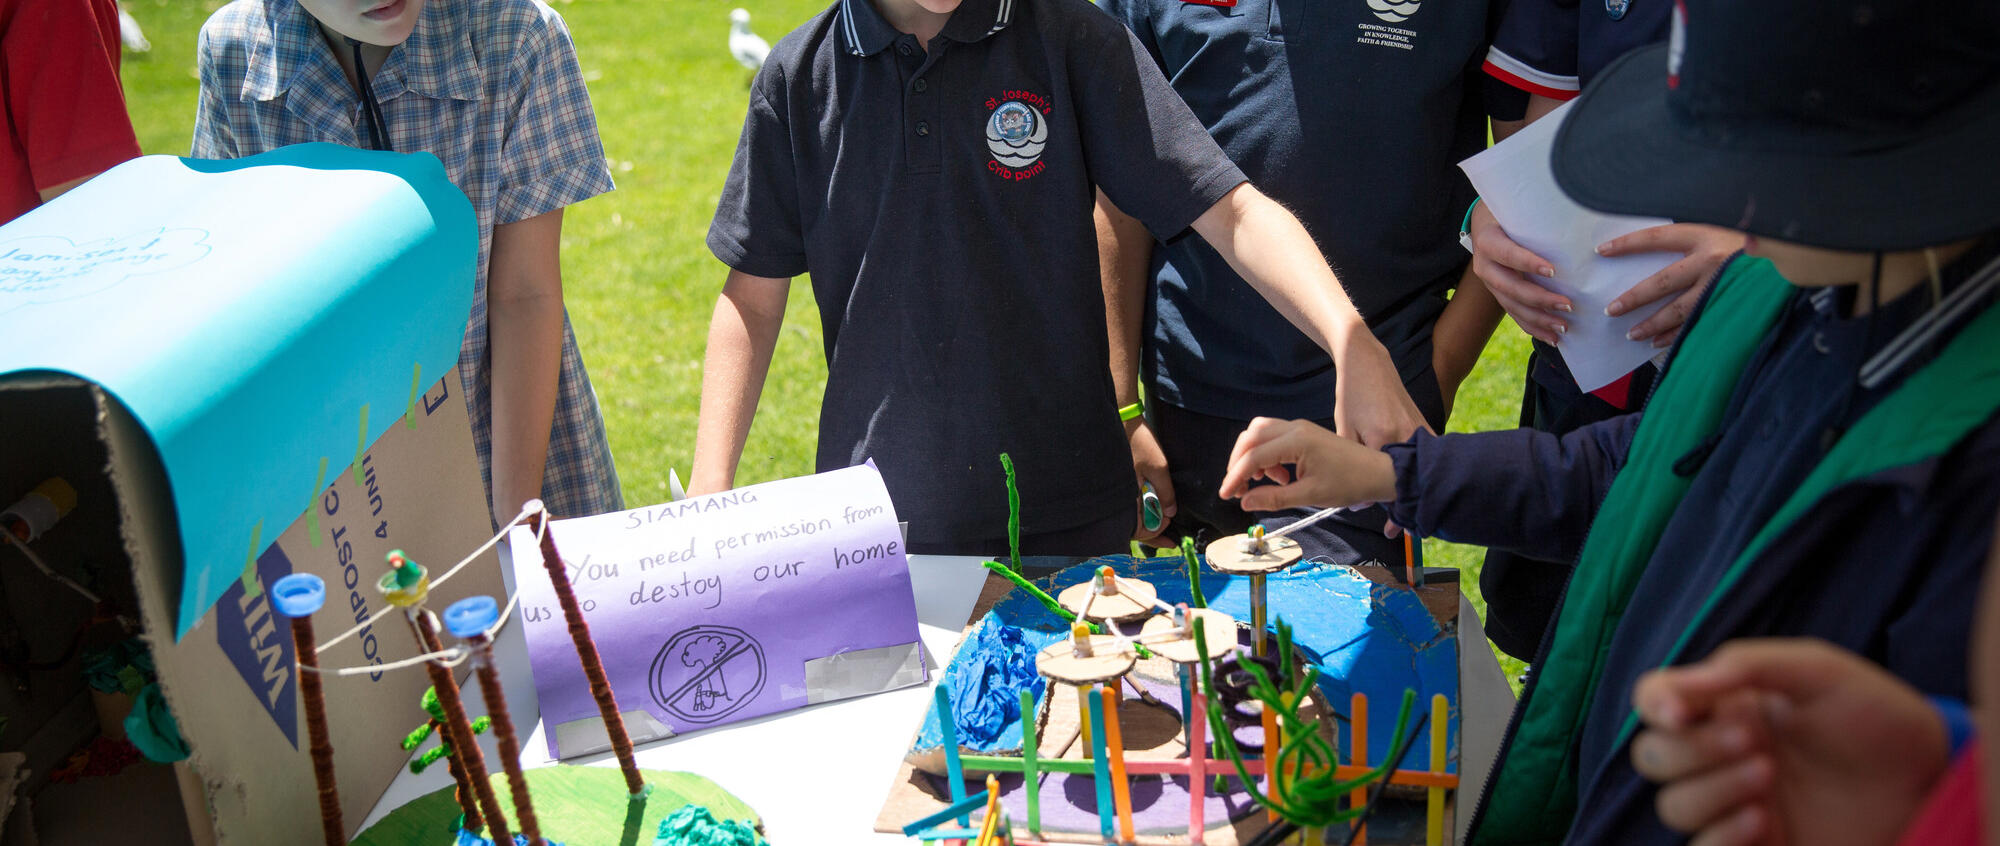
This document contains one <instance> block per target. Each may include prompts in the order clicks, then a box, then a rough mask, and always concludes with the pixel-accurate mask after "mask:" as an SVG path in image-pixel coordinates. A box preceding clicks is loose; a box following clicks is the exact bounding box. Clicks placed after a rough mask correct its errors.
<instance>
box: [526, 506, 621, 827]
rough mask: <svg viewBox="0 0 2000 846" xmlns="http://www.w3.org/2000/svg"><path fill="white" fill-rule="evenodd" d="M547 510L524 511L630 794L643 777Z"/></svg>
mask: <svg viewBox="0 0 2000 846" xmlns="http://www.w3.org/2000/svg"><path fill="white" fill-rule="evenodd" d="M546 519H547V512H545V511H541V512H536V513H534V514H531V515H528V521H529V523H528V525H529V528H531V529H533V530H534V531H535V533H536V534H538V535H540V536H541V539H542V544H541V545H542V567H543V569H546V570H548V571H549V581H550V582H552V583H553V584H554V585H555V589H556V599H557V600H558V601H559V602H561V603H562V610H563V618H564V619H566V620H568V621H569V639H570V640H571V641H572V642H574V643H575V644H576V657H577V660H578V661H580V662H581V663H582V664H583V675H584V677H585V678H587V679H589V680H590V695H591V696H592V697H593V698H595V699H596V700H597V712H598V714H599V715H601V716H603V718H604V731H605V733H606V734H608V735H610V737H611V751H612V752H613V753H615V754H617V756H618V767H619V768H620V769H622V770H624V771H625V789H626V790H628V791H630V792H631V795H632V796H634V797H637V796H639V795H640V794H641V793H642V792H644V791H645V789H646V786H645V781H644V780H642V779H641V778H639V763H638V761H636V760H634V759H633V757H632V738H631V737H630V736H628V735H627V734H626V733H625V719H624V718H623V717H621V716H619V713H618V700H617V698H616V697H614V696H612V694H611V682H610V681H609V680H607V679H605V677H604V663H603V662H602V661H600V660H599V659H598V657H597V643H596V641H593V640H591V639H590V624H589V623H586V622H584V619H583V609H582V608H581V607H579V606H578V605H577V604H576V592H575V591H573V590H571V589H570V586H569V573H567V572H565V571H564V569H563V563H562V556H561V555H560V554H558V553H557V552H556V538H555V534H554V533H552V532H550V531H548V527H547V526H546V524H545V523H544V521H545V520H546Z"/></svg>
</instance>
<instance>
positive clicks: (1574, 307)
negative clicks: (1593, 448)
mask: <svg viewBox="0 0 2000 846" xmlns="http://www.w3.org/2000/svg"><path fill="white" fill-rule="evenodd" d="M1568 109H1569V107H1568V106H1567V105H1565V106H1563V107H1561V108H1558V109H1556V110H1555V111H1553V112H1550V113H1549V115H1548V116H1546V117H1544V118H1542V119H1541V120H1538V121H1535V122H1534V123H1532V124H1529V125H1528V126H1527V127H1526V128H1524V129H1522V130H1521V131H1520V132H1517V133H1515V134H1514V136H1513V137H1511V138H1509V139H1507V141H1506V142H1504V143H1501V144H1498V145H1495V146H1494V147H1493V148H1492V149H1489V150H1487V151H1485V152H1483V153H1480V154H1479V155H1476V156H1473V157H1472V158H1469V159H1466V160H1465V161H1463V162H1461V163H1459V167H1460V168H1461V169H1463V170H1464V171H1465V174H1466V176H1467V177H1469V178H1470V179H1471V180H1472V185H1473V187H1474V188H1476V189H1478V190H1479V193H1480V197H1481V205H1482V206H1484V207H1486V208H1489V209H1491V211H1492V215H1493V217H1494V219H1495V220H1497V221H1499V223H1500V225H1501V226H1504V227H1506V236H1507V237H1508V238H1510V239H1512V240H1513V241H1514V242H1516V243H1517V244H1518V245H1519V246H1520V247H1521V248H1522V249H1524V250H1526V251H1527V252H1528V253H1531V254H1532V256H1533V257H1536V258H1541V259H1545V260H1546V265H1545V266H1544V267H1542V268H1536V274H1535V276H1533V277H1529V279H1528V281H1532V282H1536V283H1538V284H1540V285H1541V286H1542V287H1544V288H1547V289H1548V292H1549V293H1552V294H1553V295H1555V296H1552V297H1536V298H1534V299H1533V300H1531V301H1530V302H1527V303H1525V305H1528V306H1530V307H1533V308H1540V309H1552V310H1560V309H1558V308H1557V306H1558V304H1561V305H1567V306H1569V310H1568V311H1567V312H1566V313H1565V314H1563V315H1562V316H1561V318H1559V319H1558V318H1555V317H1554V316H1551V319H1550V320H1549V321H1547V322H1548V324H1549V327H1550V328H1551V329H1553V328H1554V327H1555V325H1556V324H1561V325H1562V326H1563V327H1564V328H1565V329H1566V331H1558V332H1557V345H1556V346H1557V348H1558V349H1559V350H1561V351H1562V354H1563V360H1564V361H1565V362H1566V363H1568V364H1569V367H1570V372H1571V373H1572V374H1573V375H1575V377H1576V380H1577V385H1578V387H1580V388H1582V389H1583V390H1585V391H1592V390H1596V389H1598V388H1601V387H1603V386H1605V385H1607V384H1610V383H1611V382H1613V381H1616V380H1617V379H1618V377H1620V376H1623V375H1625V374H1626V373H1629V372H1631V371H1632V369H1633V368H1636V367H1638V366H1639V365H1641V364H1643V363H1645V362H1646V360H1647V359H1650V358H1652V357H1653V355H1654V353H1655V352H1656V350H1654V348H1653V347H1652V345H1651V344H1649V343H1643V342H1639V341H1633V340H1630V339H1629V338H1628V337H1627V333H1629V332H1631V331H1632V330H1633V329H1634V328H1636V327H1638V326H1639V325H1640V324H1641V323H1643V322H1645V321H1646V320H1647V319H1648V318H1650V317H1652V316H1653V314H1654V313H1655V312H1657V311H1659V310H1660V309H1661V308H1662V307H1664V306H1665V305H1666V304H1667V303H1666V302H1665V301H1659V300H1656V301H1654V302H1652V303H1649V304H1646V305H1643V306H1640V307H1637V308H1631V309H1629V310H1626V311H1623V312H1622V313H1620V314H1619V315H1618V316H1616V317H1612V316H1608V315H1607V314H1606V309H1607V308H1609V307H1610V305H1611V304H1612V302H1613V301H1614V300H1617V299H1618V298H1619V296H1620V295H1621V294H1624V293H1626V292H1627V291H1628V290H1629V289H1631V288H1632V287H1633V286H1634V285H1635V284H1638V283H1640V282H1641V281H1644V280H1647V279H1648V278H1649V277H1652V276H1654V275H1655V274H1657V273H1659V272H1660V271H1662V270H1663V269H1666V268H1667V267H1668V266H1670V265H1672V264H1674V263H1675V257H1674V255H1672V254H1670V253H1659V252H1648V253H1644V254H1637V255H1612V256H1606V255H1599V254H1598V252H1597V248H1598V245H1600V244H1603V243H1605V242H1606V241H1610V240H1612V239H1614V238H1617V237H1619V236H1624V235H1630V234H1631V233H1634V232H1638V231H1640V230H1644V229H1648V228H1651V227H1656V226H1662V225H1666V224H1671V223H1672V221H1669V220H1662V219H1658V218H1641V217H1624V216H1613V215H1604V214H1598V213H1596V212H1593V211H1590V210H1588V209H1585V208H1583V207H1582V206H1580V205H1577V204H1576V203H1575V202H1574V201H1572V200H1571V199H1570V198H1569V197H1568V196H1567V195H1565V194H1564V193H1563V192H1562V190H1561V189H1560V188H1559V187H1557V186H1556V183H1555V174H1554V171H1553V170H1552V169H1551V168H1550V166H1549V154H1550V148H1551V147H1552V146H1553V144H1554V141H1555V135H1556V130H1557V129H1558V128H1560V126H1561V125H1562V121H1563V119H1564V117H1566V116H1567V114H1568ZM1604 154H1605V155H1616V154H1617V151H1615V150H1607V151H1604ZM1543 269H1547V270H1551V271H1553V274H1545V273H1541V272H1540V271H1541V270H1543ZM1502 293H1503V291H1499V290H1496V292H1495V294H1496V296H1500V295H1501V294H1502ZM1626 304H1627V305H1628V306H1629V305H1631V301H1630V300H1627V301H1626ZM1510 311H1512V309H1510ZM1517 319H1519V315H1517ZM1535 334H1537V335H1540V334H1541V333H1535Z"/></svg>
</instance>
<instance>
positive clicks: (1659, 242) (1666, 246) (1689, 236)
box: [1597, 223, 1701, 256]
mask: <svg viewBox="0 0 2000 846" xmlns="http://www.w3.org/2000/svg"><path fill="white" fill-rule="evenodd" d="M1700 243H1701V232H1700V230H1697V229H1694V228H1692V227H1690V226H1687V225H1686V224H1680V223H1665V224H1661V225H1659V226H1648V227H1646V228H1645V229H1641V230H1639V231H1637V232H1629V233H1626V234H1624V235H1620V236H1618V237H1616V238H1613V239H1611V240H1609V241H1606V242H1604V243H1602V244H1598V245H1597V254H1598V255H1600V256H1623V255H1634V254H1638V253H1685V252H1688V251H1690V250H1693V249H1694V248H1695V247H1696V246H1698V245H1699V244H1700Z"/></svg>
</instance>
